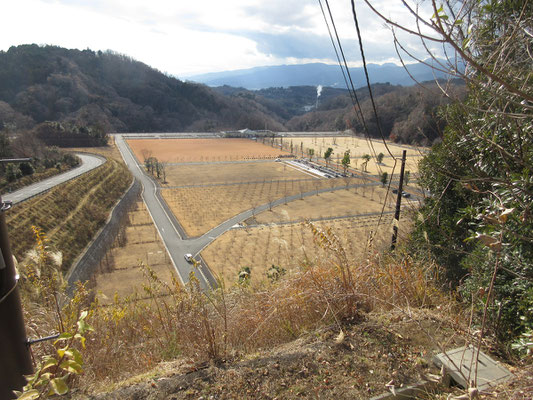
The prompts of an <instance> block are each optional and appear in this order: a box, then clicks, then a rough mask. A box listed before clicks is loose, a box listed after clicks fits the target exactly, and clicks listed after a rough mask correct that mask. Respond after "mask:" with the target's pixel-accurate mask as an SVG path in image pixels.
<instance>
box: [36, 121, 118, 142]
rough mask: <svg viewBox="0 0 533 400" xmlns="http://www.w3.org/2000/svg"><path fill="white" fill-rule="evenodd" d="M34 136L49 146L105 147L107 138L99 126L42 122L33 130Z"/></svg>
mask: <svg viewBox="0 0 533 400" xmlns="http://www.w3.org/2000/svg"><path fill="white" fill-rule="evenodd" d="M34 132H35V136H36V137H37V138H38V139H40V140H42V141H43V142H44V143H45V144H47V145H49V146H59V147H98V146H106V145H107V140H108V136H107V133H105V132H104V130H103V129H102V128H100V127H99V126H89V127H87V126H76V125H72V124H68V123H59V122H44V123H42V124H39V125H37V126H36V127H35V129H34Z"/></svg>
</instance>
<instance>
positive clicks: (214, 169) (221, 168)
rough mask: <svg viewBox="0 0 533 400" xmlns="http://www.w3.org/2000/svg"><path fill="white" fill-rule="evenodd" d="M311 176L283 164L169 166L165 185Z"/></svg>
mask: <svg viewBox="0 0 533 400" xmlns="http://www.w3.org/2000/svg"><path fill="white" fill-rule="evenodd" d="M309 178H310V176H309V175H308V174H306V173H304V172H301V171H299V170H296V169H295V168H292V167H291V166H289V165H287V164H285V163H282V162H262V161H261V162H241V163H228V164H225V163H216V164H200V165H198V164H180V165H169V166H168V167H167V169H166V180H167V183H166V184H165V186H187V185H202V184H219V183H238V182H257V181H262V180H267V181H270V180H291V179H309Z"/></svg>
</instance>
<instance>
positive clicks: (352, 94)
mask: <svg viewBox="0 0 533 400" xmlns="http://www.w3.org/2000/svg"><path fill="white" fill-rule="evenodd" d="M324 1H325V3H326V6H327V8H328V14H329V18H330V20H331V25H332V26H333V30H334V32H335V37H336V40H337V45H338V46H339V50H340V52H341V55H342V59H343V61H344V66H343V64H342V63H341V60H340V58H339V57H337V61H338V63H339V66H340V68H341V70H342V71H343V74H344V70H346V74H347V76H348V80H349V81H350V84H349V85H348V82H347V81H346V80H345V83H346V88H347V89H348V92H349V93H350V97H351V98H352V105H353V108H354V110H355V111H356V115H357V110H358V111H359V115H360V117H361V122H362V125H363V129H364V132H365V140H366V141H367V144H368V146H369V148H370V149H371V152H372V153H373V155H374V162H375V163H376V166H377V168H378V171H379V173H381V167H380V166H379V164H378V163H377V162H376V161H375V160H376V159H377V154H376V150H375V149H374V144H373V143H372V140H371V138H370V131H369V129H368V126H367V124H366V120H365V117H364V115H363V110H362V108H361V104H360V102H359V98H358V97H357V92H356V90H355V87H354V84H353V80H352V76H351V74H350V69H349V68H348V62H347V61H346V56H345V55H344V50H343V48H342V44H341V41H340V38H339V34H338V31H337V26H336V25H335V19H334V18H333V14H332V12H331V8H330V6H329V1H328V0H324ZM318 2H319V4H320V8H321V10H322V14H323V15H324V20H325V21H326V25H327V26H328V32H329V35H330V39H331V41H332V43H333V47H334V48H335V49H336V47H335V44H334V40H333V36H332V34H331V30H330V29H329V25H328V24H327V18H326V15H325V13H324V8H323V7H322V3H321V0H318ZM354 100H355V102H354ZM356 104H357V107H356Z"/></svg>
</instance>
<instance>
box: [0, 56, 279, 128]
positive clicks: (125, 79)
mask: <svg viewBox="0 0 533 400" xmlns="http://www.w3.org/2000/svg"><path fill="white" fill-rule="evenodd" d="M44 121H64V122H68V123H71V124H76V125H79V126H99V127H100V128H101V129H104V130H105V131H106V132H109V131H116V132H125V131H132V132H143V131H152V132H154V131H188V130H214V129H225V128H235V127H238V128H240V127H248V128H251V129H254V128H255V129H259V128H261V127H264V126H265V122H266V123H267V124H268V126H269V127H271V129H275V130H283V129H284V127H283V125H282V123H281V122H280V120H279V118H278V117H277V116H276V115H274V114H272V113H271V112H269V111H268V110H267V109H265V108H264V107H263V106H261V105H260V104H258V103H255V102H253V101H250V100H248V99H246V98H239V99H231V100H230V99H228V98H227V97H225V96H222V95H220V94H218V93H216V92H214V91H212V90H210V89H209V88H207V87H205V86H203V85H198V84H192V83H185V82H182V81H180V80H178V79H175V78H173V77H170V76H167V75H165V74H163V73H161V72H159V71H157V70H155V69H153V68H151V67H149V66H147V65H145V64H143V63H141V62H138V61H135V60H133V59H131V58H129V57H126V56H123V55H120V54H115V53H112V52H100V51H99V52H94V51H91V50H83V51H79V50H68V49H64V48H60V47H55V46H43V47H41V46H37V45H23V46H17V47H11V48H10V49H9V50H8V51H6V52H0V123H1V126H0V128H2V127H12V128H31V127H33V126H35V125H36V124H39V123H42V122H44Z"/></svg>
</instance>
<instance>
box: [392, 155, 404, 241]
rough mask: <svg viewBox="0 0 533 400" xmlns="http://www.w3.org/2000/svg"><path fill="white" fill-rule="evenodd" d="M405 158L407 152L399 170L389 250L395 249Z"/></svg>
mask: <svg viewBox="0 0 533 400" xmlns="http://www.w3.org/2000/svg"><path fill="white" fill-rule="evenodd" d="M406 156H407V150H404V151H403V154H402V168H401V169H400V184H399V185H398V196H396V212H395V213H394V225H393V227H392V242H391V246H390V248H391V250H394V248H395V247H396V240H397V239H398V224H399V223H400V207H401V205H402V191H403V174H404V171H405V157H406Z"/></svg>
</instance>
